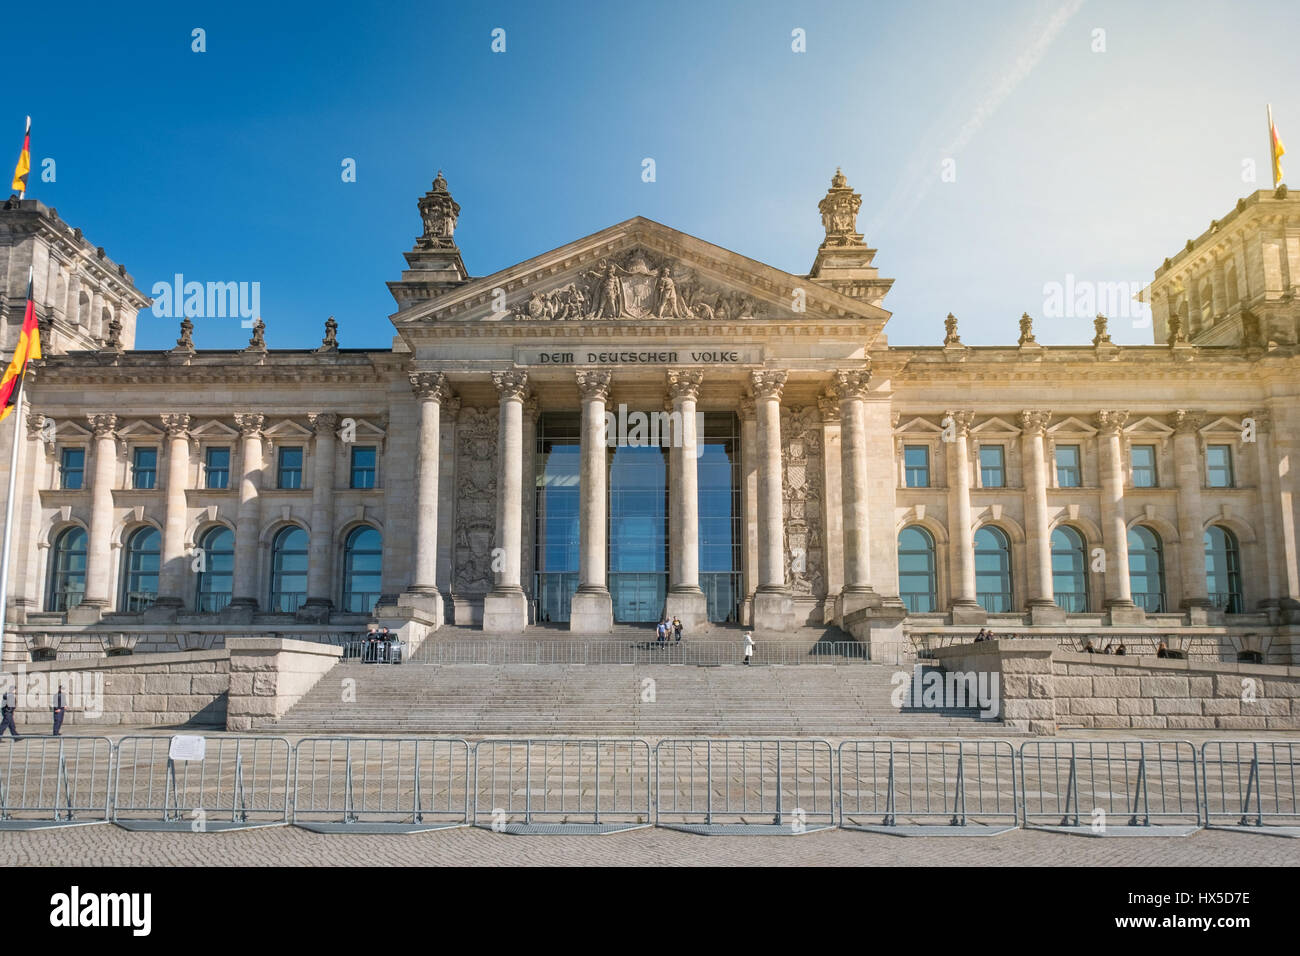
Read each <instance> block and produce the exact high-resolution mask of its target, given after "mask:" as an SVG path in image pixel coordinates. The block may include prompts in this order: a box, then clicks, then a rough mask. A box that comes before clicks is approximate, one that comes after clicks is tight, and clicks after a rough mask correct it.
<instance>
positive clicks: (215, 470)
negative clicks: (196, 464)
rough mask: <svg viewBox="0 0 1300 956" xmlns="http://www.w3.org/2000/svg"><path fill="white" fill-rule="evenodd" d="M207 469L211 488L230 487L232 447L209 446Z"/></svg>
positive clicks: (208, 484)
mask: <svg viewBox="0 0 1300 956" xmlns="http://www.w3.org/2000/svg"><path fill="white" fill-rule="evenodd" d="M205 471H206V475H207V481H206V484H207V486H208V487H209V488H228V487H230V449H229V448H209V449H208V454H207V467H206V469H205Z"/></svg>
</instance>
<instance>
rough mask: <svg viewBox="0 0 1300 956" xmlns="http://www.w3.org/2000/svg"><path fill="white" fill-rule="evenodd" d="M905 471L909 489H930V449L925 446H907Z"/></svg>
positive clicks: (904, 456)
mask: <svg viewBox="0 0 1300 956" xmlns="http://www.w3.org/2000/svg"><path fill="white" fill-rule="evenodd" d="M903 469H904V473H905V476H906V483H907V487H908V488H929V487H930V449H929V448H928V447H927V446H925V445H905V446H904V447H903Z"/></svg>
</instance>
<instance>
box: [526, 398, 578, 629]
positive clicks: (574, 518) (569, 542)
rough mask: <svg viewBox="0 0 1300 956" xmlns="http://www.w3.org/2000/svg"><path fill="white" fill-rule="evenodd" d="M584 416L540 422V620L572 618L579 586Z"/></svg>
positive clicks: (548, 416) (554, 416)
mask: <svg viewBox="0 0 1300 956" xmlns="http://www.w3.org/2000/svg"><path fill="white" fill-rule="evenodd" d="M581 428H582V416H581V415H579V414H577V413H565V412H558V413H557V412H546V413H544V414H543V415H542V416H541V418H540V419H539V420H538V422H537V536H536V538H535V540H536V542H537V546H536V564H535V566H536V569H537V570H536V574H535V575H534V581H535V584H534V590H533V594H534V599H535V601H536V604H537V606H536V619H537V621H538V623H541V624H545V623H552V622H559V621H567V620H568V619H569V605H570V603H571V602H572V600H573V592H574V591H576V590H577V589H578V541H579V539H578V506H579V498H578V490H579V476H580V474H581V464H582V459H581V458H580V456H579V454H578V453H579V451H580V441H581Z"/></svg>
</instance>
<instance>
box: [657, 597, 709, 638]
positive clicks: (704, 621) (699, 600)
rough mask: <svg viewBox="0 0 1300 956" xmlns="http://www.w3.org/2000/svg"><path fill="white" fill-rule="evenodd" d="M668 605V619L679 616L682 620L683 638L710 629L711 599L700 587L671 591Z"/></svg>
mask: <svg viewBox="0 0 1300 956" xmlns="http://www.w3.org/2000/svg"><path fill="white" fill-rule="evenodd" d="M666 607H667V617H668V620H670V621H671V620H672V619H673V618H678V619H679V620H680V621H681V622H682V638H683V639H686V638H689V637H690V636H691V635H692V634H701V633H704V632H706V631H708V630H709V629H710V627H709V599H708V598H707V597H706V596H705V594H704V592H703V591H701V590H700V589H699V588H691V589H685V588H683V589H682V590H680V591H669V592H668V601H667V604H666Z"/></svg>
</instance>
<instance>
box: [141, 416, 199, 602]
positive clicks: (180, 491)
mask: <svg viewBox="0 0 1300 956" xmlns="http://www.w3.org/2000/svg"><path fill="white" fill-rule="evenodd" d="M162 423H163V429H164V430H165V431H166V432H167V506H166V511H165V513H164V517H163V533H162V566H161V568H160V572H159V575H158V599H157V600H156V601H154V606H153V608H150V609H149V610H150V611H153V610H154V608H162V609H164V610H165V611H166V613H167V614H168V615H170V616H172V617H174V616H175V614H176V611H177V610H179V609H180V608H183V607H184V606H185V580H186V574H185V569H186V565H187V563H188V562H187V561H186V554H185V524H186V520H185V519H186V517H187V516H186V503H185V486H186V485H187V484H188V483H189V476H190V436H189V427H190V416H188V415H163V416H162ZM196 544H197V542H196Z"/></svg>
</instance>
